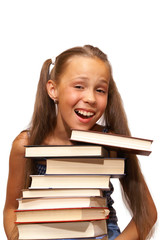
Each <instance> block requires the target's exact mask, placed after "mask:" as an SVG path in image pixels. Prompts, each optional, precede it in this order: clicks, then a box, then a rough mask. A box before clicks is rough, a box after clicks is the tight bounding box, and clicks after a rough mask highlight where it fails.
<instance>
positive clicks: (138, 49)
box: [0, 0, 161, 240]
mask: <svg viewBox="0 0 161 240" xmlns="http://www.w3.org/2000/svg"><path fill="white" fill-rule="evenodd" d="M160 12H161V7H160V1H159V0H158V1H156V0H151V1H149V0H145V1H144V0H135V1H130V0H121V1H120V0H115V1H114V0H111V1H108V0H106V1H105V0H98V1H94V0H68V1H66V0H64V1H63V0H58V1H54V0H44V1H42V0H27V1H22V0H14V1H12V0H10V1H9V0H5V1H1V3H0V34H1V37H0V71H1V72H0V77H1V79H0V98H1V99H0V109H1V117H0V121H1V122H0V129H1V130H0V135H1V137H0V141H1V142H0V149H1V163H0V165H1V167H0V169H1V170H0V239H6V237H5V234H4V231H3V220H2V216H3V206H4V201H5V191H6V183H7V175H8V157H9V152H10V148H11V144H12V140H13V139H14V138H15V136H16V135H17V134H18V133H19V132H20V131H21V130H23V129H24V128H25V127H26V126H27V125H28V123H29V121H30V119H31V115H32V112H33V105H34V100H35V93H36V88H37V82H38V79H39V74H40V69H41V66H42V64H43V62H44V61H45V60H46V59H48V58H50V57H52V56H56V55H58V54H59V53H60V52H62V51H64V50H66V49H67V48H69V47H74V46H78V45H84V44H92V45H94V46H98V47H99V48H101V49H102V50H103V51H104V52H105V53H107V55H108V57H109V60H110V62H111V64H112V67H113V75H114V79H115V81H116V83H117V86H118V89H119V91H120V93H121V96H122V99H123V102H124V106H125V109H126V112H127V116H128V120H129V125H130V128H131V132H132V135H133V136H136V137H143V138H149V139H153V140H154V143H153V152H152V154H151V155H150V156H149V157H140V158H139V159H140V163H141V167H142V171H143V173H144V175H145V178H146V181H147V183H148V186H149V188H150V191H151V194H152V196H153V198H154V201H155V203H156V206H157V208H158V212H159V213H160V210H161V209H160V200H161V198H160V195H161V193H160V182H161V181H160V178H159V177H160V174H161V171H160V165H159V164H160V162H161V157H160V148H161V127H160V125H161V113H160V105H161V96H160V95H161V93H160V89H161V87H160V86H161V85H160V80H161V67H160V63H161V36H160V29H161V26H160V23H161V14H160ZM113 183H114V185H115V193H114V194H113V198H114V200H115V207H116V210H117V214H118V217H119V225H120V227H121V229H123V228H124V227H125V226H126V224H127V223H128V221H129V219H130V217H129V215H128V212H127V210H126V209H125V208H124V205H123V203H122V200H121V196H120V190H119V185H118V180H114V181H113ZM158 218H159V217H158ZM159 228H161V226H160V227H159V220H158V226H157V229H156V233H155V235H154V238H153V239H155V240H158V239H161V230H160V229H159Z"/></svg>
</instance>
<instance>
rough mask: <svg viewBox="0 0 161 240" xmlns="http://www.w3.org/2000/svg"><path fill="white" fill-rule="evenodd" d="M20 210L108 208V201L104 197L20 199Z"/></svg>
mask: <svg viewBox="0 0 161 240" xmlns="http://www.w3.org/2000/svg"><path fill="white" fill-rule="evenodd" d="M18 204H19V206H18V210H27V209H45V208H48V209H49V208H83V207H106V206H107V199H106V198H103V197H61V198H60V197H43V198H21V199H18Z"/></svg>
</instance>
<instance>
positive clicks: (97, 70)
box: [64, 56, 110, 78]
mask: <svg viewBox="0 0 161 240" xmlns="http://www.w3.org/2000/svg"><path fill="white" fill-rule="evenodd" d="M72 73H73V74H74V73H75V74H81V73H83V74H96V75H104V77H106V78H109V76H110V66H109V64H108V62H104V61H102V60H101V59H99V58H97V57H86V56H74V57H71V58H70V59H69V60H68V62H67V65H66V67H65V69H64V74H72Z"/></svg>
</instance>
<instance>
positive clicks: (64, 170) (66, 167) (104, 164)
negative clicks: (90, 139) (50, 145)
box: [46, 158, 125, 174]
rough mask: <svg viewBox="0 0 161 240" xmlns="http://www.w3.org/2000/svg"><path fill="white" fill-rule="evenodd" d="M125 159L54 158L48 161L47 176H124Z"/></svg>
mask: <svg viewBox="0 0 161 240" xmlns="http://www.w3.org/2000/svg"><path fill="white" fill-rule="evenodd" d="M124 165H125V159H124V158H70V159H68V158H61V159H58V158H54V159H47V160H46V174H124Z"/></svg>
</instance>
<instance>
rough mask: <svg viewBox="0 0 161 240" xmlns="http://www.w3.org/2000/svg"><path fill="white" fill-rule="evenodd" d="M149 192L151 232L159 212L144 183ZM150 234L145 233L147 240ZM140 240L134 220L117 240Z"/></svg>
mask: <svg viewBox="0 0 161 240" xmlns="http://www.w3.org/2000/svg"><path fill="white" fill-rule="evenodd" d="M144 184H145V187H146V192H147V199H148V202H149V209H150V215H151V226H150V229H149V232H150V231H151V230H152V228H153V226H154V224H155V222H156V221H157V210H156V207H155V204H154V202H153V199H152V197H151V194H150V192H149V190H148V187H147V185H146V183H145V182H144ZM149 232H147V233H145V239H146V237H147V236H148V234H149ZM126 239H128V240H139V239H140V238H139V233H138V231H137V228H136V224H135V221H134V220H133V219H132V220H131V221H130V223H129V224H128V225H127V227H126V228H125V229H124V231H123V232H122V233H121V234H120V235H119V236H118V237H117V238H115V240H126Z"/></svg>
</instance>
